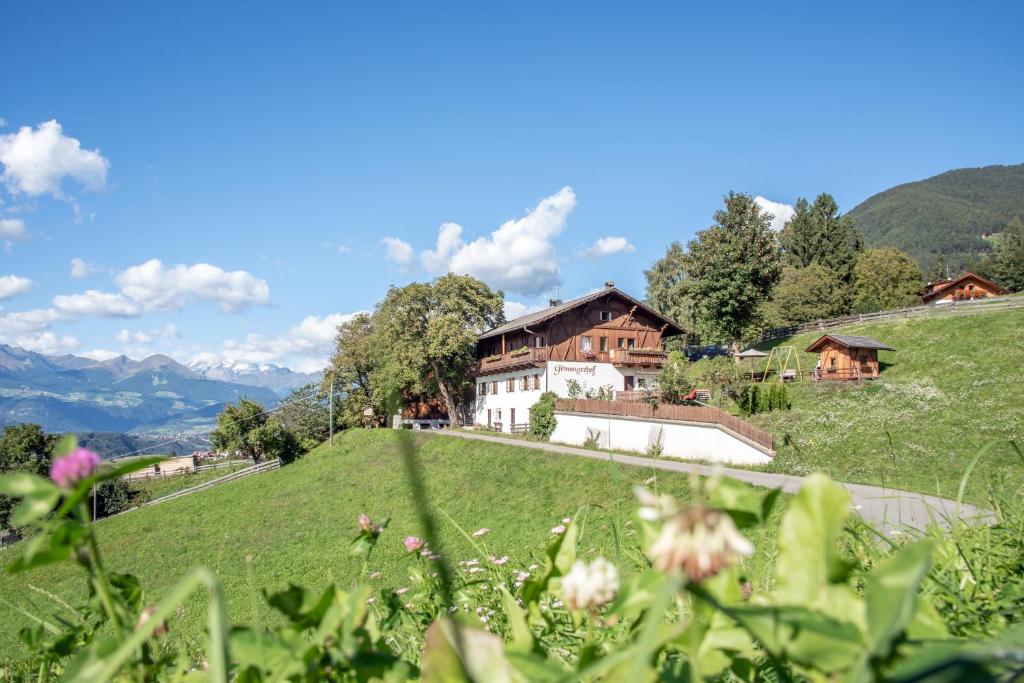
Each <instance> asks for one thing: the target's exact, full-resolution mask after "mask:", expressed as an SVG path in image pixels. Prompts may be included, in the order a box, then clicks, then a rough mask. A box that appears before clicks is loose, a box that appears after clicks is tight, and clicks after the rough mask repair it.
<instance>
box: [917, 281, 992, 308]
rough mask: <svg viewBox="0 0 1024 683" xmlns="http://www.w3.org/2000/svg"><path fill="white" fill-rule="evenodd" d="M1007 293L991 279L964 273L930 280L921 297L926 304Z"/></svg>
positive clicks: (967, 299) (968, 299)
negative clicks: (948, 278)
mask: <svg viewBox="0 0 1024 683" xmlns="http://www.w3.org/2000/svg"><path fill="white" fill-rule="evenodd" d="M1002 294H1006V290H1005V289H1003V288H1002V287H1000V286H999V285H997V284H996V283H995V282H992V281H991V280H986V279H985V278H983V277H981V276H980V275H977V274H975V273H964V274H963V275H961V276H960V277H957V278H953V279H950V280H940V281H939V282H929V283H928V289H927V290H925V293H924V295H923V296H922V297H921V298H922V299H923V300H924V303H926V304H935V303H943V302H947V301H971V300H973V299H984V298H987V297H990V296H1000V295H1002Z"/></svg>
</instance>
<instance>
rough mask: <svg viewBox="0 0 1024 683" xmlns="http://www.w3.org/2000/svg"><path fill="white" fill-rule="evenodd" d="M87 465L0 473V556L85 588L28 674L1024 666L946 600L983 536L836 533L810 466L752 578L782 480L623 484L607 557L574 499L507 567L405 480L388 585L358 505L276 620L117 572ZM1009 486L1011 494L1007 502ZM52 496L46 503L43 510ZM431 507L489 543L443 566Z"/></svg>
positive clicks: (1013, 603) (726, 676)
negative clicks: (13, 539) (627, 491)
mask: <svg viewBox="0 0 1024 683" xmlns="http://www.w3.org/2000/svg"><path fill="white" fill-rule="evenodd" d="M393 438H394V439H395V440H397V442H398V444H399V446H400V450H401V453H402V457H403V459H405V460H406V462H407V464H409V465H410V467H409V469H410V472H412V473H414V472H415V471H416V470H417V469H418V466H417V464H416V462H415V460H416V446H415V442H414V437H413V436H412V435H411V434H409V433H408V432H400V433H398V434H397V435H396V436H394V437H393ZM132 466H133V465H132V464H129V465H127V466H126V467H132ZM117 474H121V472H118V473H116V474H115V475H113V476H117ZM412 478H413V480H418V478H417V477H416V476H415V474H413V477H412ZM94 481H95V477H93V478H85V479H84V480H82V481H80V482H79V483H78V484H77V486H76V487H74V488H69V489H58V488H57V487H56V486H55V485H54V484H52V483H50V482H48V481H47V480H44V479H42V478H39V477H35V476H33V475H28V474H24V473H19V474H17V475H8V476H7V478H5V479H0V490H2V491H3V492H4V493H6V494H8V495H11V496H16V497H19V498H23V499H24V501H25V502H24V503H23V504H22V507H21V508H19V511H18V512H17V513H16V514H18V515H19V516H20V517H22V518H24V519H25V520H27V521H30V522H31V521H36V520H38V521H39V523H40V526H41V527H42V530H41V533H40V534H39V535H38V537H37V539H36V540H35V541H33V542H30V543H26V544H24V547H21V548H19V549H18V550H19V552H17V553H16V554H15V557H14V559H13V561H12V562H11V563H10V564H9V565H8V571H11V572H14V573H18V572H21V571H24V570H26V569H28V568H30V567H32V566H47V565H53V564H57V563H70V562H74V563H76V564H78V565H79V566H80V568H81V569H82V570H84V571H83V573H84V574H85V578H86V581H87V583H88V585H89V586H90V589H91V592H92V595H93V596H95V599H93V600H90V601H89V602H88V603H87V604H84V605H83V606H81V607H77V608H75V607H70V606H68V605H60V607H61V608H62V609H63V610H64V611H65V612H71V613H72V614H73V617H72V618H70V619H64V620H62V621H55V622H50V621H48V620H47V619H45V618H42V619H40V623H38V624H36V625H34V626H32V627H28V628H26V629H23V630H22V631H21V638H22V640H23V642H25V644H26V645H27V646H28V647H29V649H30V651H31V652H32V659H31V661H30V662H27V663H26V665H25V668H24V669H22V670H23V671H25V672H29V671H31V672H32V673H36V672H38V674H39V678H40V679H45V678H47V677H48V676H49V675H50V674H54V673H55V674H61V675H62V677H63V679H65V680H69V681H90V682H93V681H96V682H105V681H109V680H114V679H115V678H119V679H120V678H130V679H136V680H172V679H174V680H211V681H217V682H218V683H219V682H221V681H223V682H225V683H226V681H227V680H228V678H229V676H230V677H232V678H233V679H234V680H236V681H265V680H275V681H283V680H288V681H306V680H336V681H363V680H370V679H374V680H394V681H398V680H404V679H408V678H422V679H423V680H426V681H436V682H440V681H496V680H502V681H534V680H540V681H559V680H584V681H590V680H601V681H609V682H616V681H622V682H626V681H629V682H632V681H654V680H660V681H680V682H683V681H696V680H736V679H739V680H751V681H753V680H764V679H766V678H768V679H772V680H794V679H810V680H836V681H839V680H842V681H857V682H860V681H864V682H870V681H884V680H902V681H915V680H925V679H929V680H933V679H936V678H937V679H939V680H964V679H970V680H976V681H990V680H991V681H995V680H1011V679H1014V678H1016V677H1017V676H1020V675H1021V674H1024V627H1021V625H1019V624H1017V625H1014V626H1009V627H1007V626H1008V624H1007V620H1006V619H1005V618H1003V619H1000V618H999V616H1001V615H998V616H995V617H993V616H992V615H991V614H990V613H986V614H983V613H982V612H980V611H979V610H977V609H976V608H974V607H973V606H972V605H971V604H970V603H969V601H967V600H964V599H962V598H963V596H960V597H961V599H960V600H959V601H958V603H957V604H955V605H953V606H952V609H951V606H950V605H948V604H946V603H944V602H943V600H942V598H943V597H949V596H954V595H957V593H961V594H963V593H964V592H965V591H964V590H963V588H962V587H963V586H964V585H965V584H969V583H975V582H977V581H978V580H979V578H980V579H982V580H984V578H985V576H984V574H985V573H986V572H987V570H986V569H982V571H981V573H979V571H978V570H976V569H974V568H973V567H971V566H970V565H969V564H967V562H969V559H967V558H971V557H976V551H977V549H978V547H979V546H982V545H983V544H985V543H986V542H987V543H988V545H989V546H990V547H991V541H992V538H991V536H992V529H989V528H988V527H981V528H980V529H975V530H964V529H963V528H961V527H959V526H957V528H956V529H954V538H955V539H956V540H957V541H958V542H960V543H963V544H965V545H968V544H969V545H968V547H967V548H966V550H961V551H960V552H958V553H955V554H952V555H943V554H942V553H941V552H936V550H937V545H940V544H941V542H942V541H941V540H939V541H938V542H936V540H934V539H931V538H924V539H912V540H911V541H910V542H908V543H906V544H903V545H895V544H894V545H893V546H892V547H891V548H890V549H888V550H879V545H878V543H876V542H874V539H866V538H864V537H862V536H858V535H856V534H854V535H847V526H846V525H847V517H848V516H849V515H850V514H851V510H850V499H849V496H848V494H847V493H846V491H845V490H844V489H843V488H842V486H840V485H838V484H836V483H834V482H832V481H831V480H829V479H828V478H827V477H826V476H824V475H821V474H816V475H814V476H812V477H810V478H809V479H808V480H807V481H806V482H805V483H804V485H803V486H802V488H801V490H800V491H799V493H798V494H797V495H796V496H795V498H794V499H793V502H792V504H791V505H790V506H789V509H788V510H787V511H786V512H785V514H784V516H783V518H782V521H781V525H780V528H779V548H778V554H777V556H776V557H775V558H774V564H775V568H776V575H777V577H778V580H777V583H776V585H775V586H774V587H773V588H771V589H770V590H755V589H753V587H751V586H750V584H749V583H748V582H746V581H744V579H743V577H742V575H741V573H740V571H739V570H738V569H737V561H738V560H739V559H740V558H742V557H743V556H745V555H749V554H751V553H752V552H753V546H752V545H751V544H750V542H749V540H748V539H747V538H746V537H744V536H743V535H742V533H741V532H743V531H745V532H749V531H750V530H754V529H757V528H762V529H763V528H764V527H765V525H766V523H767V522H768V519H769V518H770V515H771V511H772V509H773V508H774V506H775V502H776V500H777V498H778V491H766V490H757V489H754V488H752V487H750V486H748V485H746V484H742V483H740V482H737V481H735V480H730V479H717V478H716V479H712V480H710V481H709V482H707V484H706V486H704V487H702V488H700V489H695V490H694V494H695V495H696V500H695V501H694V502H692V503H680V502H679V501H678V500H676V499H675V498H674V497H672V496H670V495H667V494H658V493H652V492H650V491H648V490H646V489H642V488H640V489H638V490H637V497H638V499H639V502H640V505H639V508H638V509H637V510H636V515H635V517H634V519H633V522H634V526H633V529H632V530H631V531H632V533H631V534H627V535H625V537H624V538H623V540H622V542H620V543H617V544H616V548H617V550H618V551H619V553H618V556H617V557H616V559H615V561H614V563H612V562H609V561H607V560H605V559H604V558H602V557H598V558H596V559H593V560H592V561H591V560H590V558H589V557H588V555H589V553H587V552H586V550H585V548H586V545H587V544H586V543H585V542H583V536H584V533H585V531H586V530H587V529H588V526H589V524H590V517H589V510H588V507H584V508H581V509H580V510H579V511H578V512H577V513H576V514H575V515H574V516H573V518H572V519H564V520H562V524H559V525H558V526H556V527H555V528H553V529H552V530H551V535H550V540H549V541H548V542H547V544H546V548H545V551H544V553H543V555H542V556H541V557H540V558H538V560H537V561H536V562H535V563H534V564H531V565H530V566H529V567H528V570H527V571H520V570H515V569H512V568H509V567H508V566H507V565H508V557H507V556H505V557H502V558H496V557H494V556H493V555H489V553H488V548H487V547H486V545H485V544H483V543H482V542H481V541H478V540H476V539H479V538H483V537H484V536H486V533H485V532H482V531H481V532H474V533H472V534H471V533H469V532H468V530H467V529H464V528H462V527H461V526H459V525H458V524H456V523H455V522H454V520H453V519H452V518H451V517H450V516H448V515H447V514H446V513H444V512H443V511H431V510H430V505H429V498H430V492H429V489H428V488H427V487H425V486H424V485H423V484H422V483H421V484H419V485H417V486H416V487H415V497H416V498H417V501H418V505H419V509H418V515H419V521H420V522H421V524H423V526H424V528H425V529H426V534H425V536H426V542H424V540H422V539H420V538H418V537H413V536H407V537H406V538H405V541H404V543H403V545H404V547H405V548H406V557H405V568H406V572H407V577H408V579H407V585H406V586H404V587H403V588H401V589H399V590H393V591H392V590H379V589H376V588H375V587H374V586H373V585H372V583H371V577H372V576H373V573H372V572H369V571H368V565H369V563H370V562H371V561H373V560H374V559H375V552H374V551H375V549H376V547H377V546H378V545H382V546H386V545H387V544H388V543H389V542H392V543H393V542H394V541H393V540H392V539H394V537H395V534H394V531H393V530H391V529H389V528H388V527H389V524H388V521H384V522H381V523H374V521H373V520H372V519H371V518H370V517H368V516H366V515H360V516H359V518H358V520H355V521H354V522H350V523H349V525H347V526H348V528H350V529H352V532H353V533H354V535H355V538H354V539H353V540H352V541H351V542H350V543H349V544H348V553H347V554H348V556H349V557H355V558H358V559H361V560H362V562H363V564H362V572H361V574H360V577H359V580H358V582H356V583H353V582H351V581H346V582H343V585H339V583H338V582H334V583H333V584H331V585H328V586H327V587H326V589H324V590H322V591H321V590H315V591H309V590H307V589H305V588H303V587H301V586H299V585H296V584H291V585H289V586H288V588H286V589H284V590H280V591H277V592H272V593H267V592H265V593H264V594H263V595H262V597H257V596H255V595H254V596H253V602H259V603H260V604H263V605H265V606H269V607H270V608H272V609H273V610H274V611H275V612H276V613H277V614H278V615H279V621H278V625H271V624H267V623H266V622H261V623H255V624H250V623H241V624H236V625H235V626H234V627H229V623H230V621H229V620H230V618H231V609H230V607H229V606H228V604H227V602H226V600H225V598H224V594H223V591H222V582H221V580H220V579H219V578H218V577H217V576H216V575H215V574H214V573H212V572H210V571H209V570H207V569H193V570H191V571H190V572H187V573H186V574H184V576H183V577H182V578H181V579H180V580H179V581H177V582H176V584H175V585H174V587H173V589H172V590H170V591H169V592H168V593H167V595H166V596H165V597H164V598H163V599H162V600H160V601H159V602H157V603H155V604H149V603H148V600H147V597H148V596H147V595H146V593H145V592H144V588H143V585H140V583H139V582H138V580H137V579H136V578H135V577H134V576H131V575H129V574H120V573H115V572H114V571H113V570H112V569H108V568H107V567H110V566H111V565H110V564H104V563H102V562H101V560H100V557H101V554H100V546H99V545H98V544H97V541H96V538H95V536H94V531H95V527H94V526H90V525H88V524H86V522H87V521H88V513H87V508H86V505H85V498H86V496H87V493H88V490H89V488H90V487H91V486H92V484H93V482H94ZM1014 503H1015V506H1014V507H1013V508H1012V509H1013V510H1014V511H1016V512H1019V510H1020V503H1019V501H1014ZM26 510H27V512H26ZM50 510H55V512H54V513H53V514H52V515H51V516H48V512H49V511H50ZM442 519H446V520H448V522H449V523H450V524H451V525H452V526H453V527H455V529H456V531H457V532H458V533H459V534H461V535H462V537H463V539H464V541H465V542H467V543H468V544H470V546H472V547H473V549H474V550H475V551H476V553H477V554H478V555H479V556H481V557H482V558H487V559H483V560H482V561H480V562H465V561H464V562H462V563H460V564H459V565H458V567H457V565H456V564H455V562H454V561H453V558H452V557H451V556H450V555H446V554H445V552H446V551H445V550H444V549H443V548H442V540H441V538H440V536H438V535H437V534H436V533H435V532H436V529H437V528H438V524H439V522H440V521H441V520H442ZM1021 519H1022V518H1021V517H1020V516H1019V515H1017V516H1016V517H1015V518H1012V519H1008V518H1007V517H1005V516H1000V517H999V518H998V519H997V520H996V522H995V525H994V527H993V529H994V530H995V532H996V533H999V534H1002V536H1001V537H1000V540H1002V539H1003V538H1005V539H1008V540H1009V548H1010V550H1011V551H1013V550H1015V551H1016V555H1015V556H1014V557H1013V559H1014V560H1017V561H1018V563H1017V564H1016V565H1009V566H1000V569H1003V570H1008V571H1006V577H1005V578H1006V579H1007V582H1011V583H1015V582H1019V581H1020V579H1021V565H1020V564H1019V559H1020V558H1021V557H1022V556H1024V555H1022V553H1021V552H1020V549H1021V547H1022V545H1024V541H1022V539H1021V538H1020V535H1019V527H1018V526H1017V525H1018V523H1019V521H1020V520H1021ZM44 520H45V521H44ZM1007 526H1009V531H1010V534H1009V535H1007V534H1005V531H1006V529H1007ZM613 530H614V529H613ZM633 530H635V531H633ZM936 534H938V532H936ZM941 538H942V537H941V536H940V539H941ZM622 551H625V553H624V554H623V552H622ZM962 559H963V560H964V566H962V565H961V560H962ZM627 563H631V564H633V565H635V566H636V567H637V570H638V571H637V572H636V573H635V574H633V575H632V576H631V577H629V578H627V579H626V580H623V579H622V577H621V576H620V574H619V572H618V570H617V569H616V565H618V566H623V565H624V564H627ZM944 579H946V580H947V581H943V580H944ZM957 579H959V582H958V581H957ZM958 585H959V586H960V587H961V588H960V589H959V591H958V589H957V588H956V586H958ZM204 586H205V588H206V589H207V590H208V592H209V595H210V600H209V606H208V607H207V608H206V609H205V610H204V611H205V616H206V622H207V625H208V629H207V633H206V636H205V637H204V638H203V639H202V643H201V646H200V647H201V653H191V655H190V653H187V652H184V651H182V652H181V653H179V654H178V655H177V656H175V655H174V654H173V653H172V652H171V651H168V649H166V648H161V647H160V642H161V641H160V638H162V637H165V636H166V633H167V630H168V625H169V624H168V621H167V620H168V619H170V618H172V616H173V615H174V613H175V611H176V610H177V609H178V608H179V607H180V606H181V605H183V604H184V603H185V602H186V601H187V600H188V596H189V595H190V594H193V593H195V592H196V589H198V588H201V587H204ZM345 586H347V587H345ZM1003 599H1004V602H1003V604H1002V607H1003V608H1004V609H1005V610H1006V613H1007V615H1009V616H1010V617H1011V618H1012V616H1013V615H1014V614H1015V613H1019V610H1020V609H1021V608H1022V607H1024V599H1022V596H1020V595H1017V594H1016V592H1010V593H1008V594H1006V595H1004V596H1003ZM965 615H966V616H968V617H969V620H970V621H971V626H972V627H973V629H974V632H973V633H972V634H971V636H972V637H970V638H962V637H959V636H958V634H957V630H961V631H962V630H963V624H962V623H960V622H959V621H957V620H956V619H955V618H957V617H963V616H965ZM65 616H67V615H66V614H65ZM282 622H283V623H282ZM170 628H171V629H172V630H173V628H174V626H173V625H171V626H170Z"/></svg>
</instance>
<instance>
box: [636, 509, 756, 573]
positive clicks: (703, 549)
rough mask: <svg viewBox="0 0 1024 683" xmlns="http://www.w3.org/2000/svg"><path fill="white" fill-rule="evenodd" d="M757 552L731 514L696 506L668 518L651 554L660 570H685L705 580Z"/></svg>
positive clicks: (649, 553) (652, 559)
mask: <svg viewBox="0 0 1024 683" xmlns="http://www.w3.org/2000/svg"><path fill="white" fill-rule="evenodd" d="M753 552H754V546H752V545H751V544H750V541H748V540H747V539H746V538H744V537H743V536H742V535H741V534H740V532H739V531H737V530H736V526H735V525H734V524H733V523H732V518H730V517H729V515H727V514H725V513H724V512H720V511H718V510H708V509H705V508H701V507H694V508H690V509H689V510H686V511H684V512H681V513H679V514H676V515H675V516H673V517H671V518H670V519H668V520H667V521H666V522H665V524H664V525H663V526H662V528H661V533H660V534H659V536H658V537H657V538H656V539H655V541H654V543H653V544H652V545H651V548H650V550H648V552H647V554H648V556H649V557H650V558H651V561H652V562H653V563H654V567H655V568H656V569H658V570H660V571H669V570H672V569H682V570H683V571H684V572H685V573H686V575H687V576H688V577H689V578H690V580H691V581H703V580H704V579H706V578H709V577H711V576H714V575H715V574H717V573H718V572H720V571H721V570H722V569H724V568H725V567H727V566H728V565H730V564H732V563H733V562H734V561H735V560H736V559H737V558H738V557H740V556H743V555H750V554H751V553H753Z"/></svg>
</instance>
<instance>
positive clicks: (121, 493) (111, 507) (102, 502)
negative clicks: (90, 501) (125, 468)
mask: <svg viewBox="0 0 1024 683" xmlns="http://www.w3.org/2000/svg"><path fill="white" fill-rule="evenodd" d="M137 497H138V492H136V491H134V490H132V488H131V487H130V486H129V485H128V482H126V481H125V480H124V479H109V480H107V481H105V482H103V483H101V484H99V485H98V486H97V487H96V517H97V519H98V518H101V517H109V516H110V515H116V514H117V513H119V512H124V511H125V510H130V509H131V508H133V507H134V506H135V499H136V498H137Z"/></svg>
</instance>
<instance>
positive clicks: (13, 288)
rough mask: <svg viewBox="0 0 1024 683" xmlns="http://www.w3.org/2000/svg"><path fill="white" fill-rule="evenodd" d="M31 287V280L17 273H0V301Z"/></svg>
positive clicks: (22, 292)
mask: <svg viewBox="0 0 1024 683" xmlns="http://www.w3.org/2000/svg"><path fill="white" fill-rule="evenodd" d="M30 289H32V281H31V280H29V279H28V278H27V277H18V276H17V275H0V301H3V300H4V299H10V298H11V297H12V296H17V295H18V294H24V293H25V292H27V291H28V290H30Z"/></svg>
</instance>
